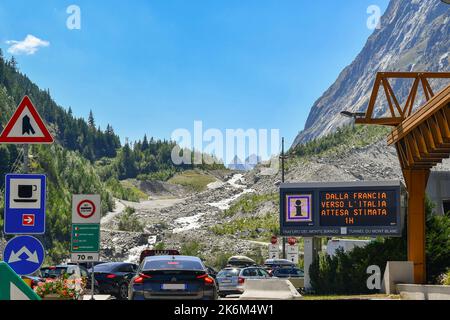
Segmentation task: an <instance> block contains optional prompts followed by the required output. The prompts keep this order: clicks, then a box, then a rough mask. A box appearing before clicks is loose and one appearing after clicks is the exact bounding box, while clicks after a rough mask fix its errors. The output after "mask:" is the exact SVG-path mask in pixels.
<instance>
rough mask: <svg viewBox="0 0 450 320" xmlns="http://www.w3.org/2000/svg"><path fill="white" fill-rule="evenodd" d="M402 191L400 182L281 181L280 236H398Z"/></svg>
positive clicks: (402, 212) (402, 216)
mask: <svg viewBox="0 0 450 320" xmlns="http://www.w3.org/2000/svg"><path fill="white" fill-rule="evenodd" d="M405 205H406V191H405V188H404V186H403V184H402V183H401V182H400V181H395V182H394V181H388V182H365V181H364V182H342V183H304V184H282V185H281V187H280V213H281V214H280V230H281V234H282V235H283V236H306V237H309V236H310V237H312V236H342V235H347V236H400V235H401V233H402V229H403V218H404V213H405Z"/></svg>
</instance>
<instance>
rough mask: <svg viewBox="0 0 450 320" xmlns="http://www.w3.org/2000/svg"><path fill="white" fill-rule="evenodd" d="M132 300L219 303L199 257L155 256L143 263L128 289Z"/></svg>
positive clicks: (214, 285)
mask: <svg viewBox="0 0 450 320" xmlns="http://www.w3.org/2000/svg"><path fill="white" fill-rule="evenodd" d="M128 297H129V299H130V300H155V299H169V300H174V299H193V300H216V299H217V286H216V281H215V280H214V278H212V277H211V276H210V275H209V274H208V269H207V268H206V267H205V265H204V264H203V262H202V261H201V260H200V259H199V258H197V257H187V256H154V257H146V258H145V259H144V261H142V263H141V265H140V267H139V269H138V275H137V276H135V277H134V278H133V279H132V280H131V282H130V287H129V294H128Z"/></svg>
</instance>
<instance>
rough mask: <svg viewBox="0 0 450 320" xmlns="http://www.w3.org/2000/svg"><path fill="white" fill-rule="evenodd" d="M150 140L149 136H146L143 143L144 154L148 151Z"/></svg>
mask: <svg viewBox="0 0 450 320" xmlns="http://www.w3.org/2000/svg"><path fill="white" fill-rule="evenodd" d="M148 146H149V145H148V139H147V135H144V141H143V142H142V149H141V150H142V152H144V151H145V150H148Z"/></svg>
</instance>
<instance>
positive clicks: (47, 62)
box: [0, 0, 388, 145]
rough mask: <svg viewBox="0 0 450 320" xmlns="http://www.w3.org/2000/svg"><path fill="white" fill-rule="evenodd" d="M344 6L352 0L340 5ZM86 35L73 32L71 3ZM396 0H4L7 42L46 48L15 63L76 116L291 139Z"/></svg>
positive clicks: (2, 38) (158, 131) (0, 30)
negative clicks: (35, 42)
mask: <svg viewBox="0 0 450 320" xmlns="http://www.w3.org/2000/svg"><path fill="white" fill-rule="evenodd" d="M344 3H345V4H344ZM71 4H75V5H78V6H79V7H80V9H81V30H69V29H68V28H67V27H66V20H67V18H68V17H69V14H67V13H66V9H67V7H68V6H69V5H71ZM373 4H375V5H378V6H379V7H380V8H381V9H382V11H384V10H385V9H386V7H387V4H388V0H346V1H333V0H329V1H327V0H324V1H303V0H281V1H280V0H191V1H182V0H151V1H149V0H133V1H111V0H109V1H106V0H96V1H92V0H90V1H87V0H72V1H62V0H42V1H30V0H4V1H2V2H1V3H0V47H1V48H2V49H3V50H4V52H5V54H6V55H7V56H9V55H10V54H8V53H7V52H6V51H7V50H8V48H9V47H10V46H11V45H12V44H13V43H11V42H9V43H7V41H10V40H16V41H21V40H23V39H25V37H26V36H27V35H33V36H35V37H37V38H38V39H41V40H42V41H47V42H48V44H47V45H45V43H44V45H43V46H42V47H40V48H39V50H38V51H36V52H35V53H34V54H30V55H17V59H18V61H19V68H20V70H21V71H22V72H24V73H25V74H27V75H28V76H29V77H30V78H31V80H33V81H34V82H36V83H37V84H38V85H39V86H41V87H42V88H49V89H50V92H51V94H52V96H53V97H54V98H55V100H56V101H57V103H58V104H60V105H62V106H64V107H69V106H71V107H72V109H73V112H74V114H75V115H76V116H82V117H86V118H87V115H88V113H89V110H90V109H92V110H93V112H94V116H95V118H96V122H97V124H99V125H100V126H101V127H102V128H105V127H106V124H107V123H110V124H112V125H113V127H114V129H115V130H116V132H117V133H118V134H119V135H120V136H121V138H122V141H123V140H124V138H125V137H128V138H130V139H131V140H136V139H140V138H142V137H143V135H144V134H147V135H149V136H155V137H159V138H170V136H171V133H172V131H173V130H175V129H177V128H187V129H189V130H193V125H194V121H195V120H201V121H203V125H204V127H205V129H208V128H218V129H221V130H225V129H227V128H229V129H237V128H243V129H248V128H255V129H280V132H281V135H282V136H285V137H286V139H287V143H288V144H289V145H290V144H291V143H292V141H293V140H294V138H295V136H296V135H297V133H298V131H300V130H301V129H303V127H304V123H305V121H306V118H307V116H308V113H309V110H310V107H311V106H312V104H313V103H314V101H315V100H316V99H318V98H319V97H320V95H321V94H322V93H323V92H324V91H325V90H326V89H327V88H328V87H329V85H331V84H332V83H333V82H334V80H335V79H336V77H337V76H338V74H339V72H340V71H341V70H342V69H343V68H344V67H345V66H346V65H348V64H350V63H351V61H352V60H353V59H354V58H355V57H356V55H357V54H358V53H359V51H360V50H361V48H362V47H363V45H364V44H365V42H366V40H367V37H368V36H369V35H370V34H371V33H372V30H369V29H368V28H367V26H366V22H367V19H368V17H369V14H368V13H367V8H368V6H370V5H373Z"/></svg>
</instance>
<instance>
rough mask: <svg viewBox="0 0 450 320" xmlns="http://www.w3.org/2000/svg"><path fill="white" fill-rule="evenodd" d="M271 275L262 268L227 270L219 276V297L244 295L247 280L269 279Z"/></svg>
mask: <svg viewBox="0 0 450 320" xmlns="http://www.w3.org/2000/svg"><path fill="white" fill-rule="evenodd" d="M269 278H270V274H269V273H268V272H267V271H266V270H265V269H264V268H261V267H247V268H235V267H229V268H225V269H223V270H222V271H220V272H219V273H218V274H217V284H218V285H219V296H220V297H221V298H223V297H226V296H227V295H230V294H242V293H244V284H245V280H247V279H269Z"/></svg>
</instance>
